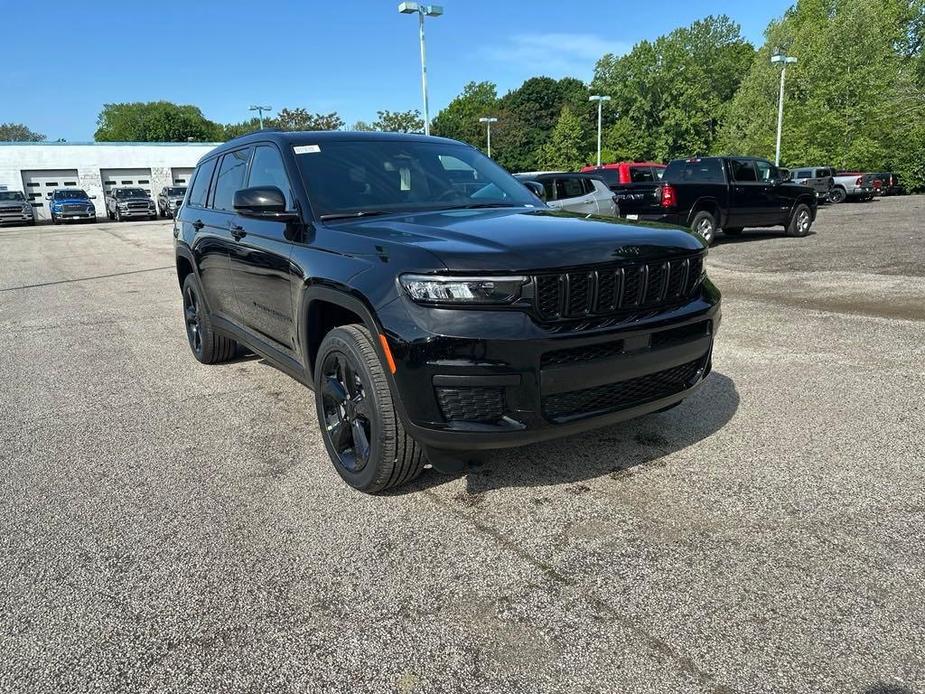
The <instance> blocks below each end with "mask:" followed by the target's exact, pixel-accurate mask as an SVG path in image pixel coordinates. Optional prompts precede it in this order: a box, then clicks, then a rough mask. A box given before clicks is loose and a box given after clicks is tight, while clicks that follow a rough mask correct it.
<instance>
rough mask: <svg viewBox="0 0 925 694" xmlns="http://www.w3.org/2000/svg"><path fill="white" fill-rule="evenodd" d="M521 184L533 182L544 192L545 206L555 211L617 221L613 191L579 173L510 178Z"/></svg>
mask: <svg viewBox="0 0 925 694" xmlns="http://www.w3.org/2000/svg"><path fill="white" fill-rule="evenodd" d="M514 176H515V177H516V178H518V179H520V180H521V181H535V182H536V183H539V184H540V185H542V186H543V190H544V191H545V192H546V198H545V199H546V204H547V205H549V206H550V207H553V208H556V209H559V210H568V211H569V212H582V213H584V214H600V215H606V216H610V217H618V216H619V214H620V209H619V207H618V205H617V202H616V199H615V198H614V194H613V191H612V190H610V187H609V186H608V185H607V184H606V183H604V182H603V181H602V180H601V179H599V178H596V177H594V176H589V175H588V174H580V173H523V174H514Z"/></svg>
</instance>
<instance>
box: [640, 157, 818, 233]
mask: <svg viewBox="0 0 925 694" xmlns="http://www.w3.org/2000/svg"><path fill="white" fill-rule="evenodd" d="M659 207H660V208H661V213H660V214H654V215H647V216H646V218H648V219H654V220H656V221H661V222H669V223H671V224H679V225H681V226H686V227H690V228H691V229H692V230H693V231H694V232H695V233H697V234H699V235H700V236H701V237H703V239H704V241H706V242H707V243H708V244H709V243H712V242H713V240H714V239H715V238H716V233H717V232H718V231H720V230H722V231H723V232H725V233H726V234H729V235H736V234H741V233H742V229H744V228H745V227H772V226H783V227H784V228H785V229H786V230H787V234H788V235H789V236H806V235H807V234H808V233H809V229H810V227H811V226H812V223H813V221H814V220H815V219H816V208H817V203H816V194H815V192H814V191H812V190H810V189H808V188H807V187H806V186H801V185H799V184H796V183H792V182H790V181H786V180H784V178H783V176H782V175H781V173H780V171H779V170H778V168H777V167H776V166H774V164H772V163H771V162H769V161H767V160H766V159H759V158H757V157H695V158H692V159H676V160H674V161H672V162H670V163H669V164H668V168H666V169H665V173H664V175H663V176H662V183H661V187H660V190H659Z"/></svg>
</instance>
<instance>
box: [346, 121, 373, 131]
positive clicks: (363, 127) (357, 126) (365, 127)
mask: <svg viewBox="0 0 925 694" xmlns="http://www.w3.org/2000/svg"><path fill="white" fill-rule="evenodd" d="M351 130H356V131H357V132H361V133H362V132H371V131H373V130H375V128H374V127H373V126H372V125H371V124H370V123H367V122H366V121H365V120H358V121H357V122H356V123H354V124H353V127H352V128H351Z"/></svg>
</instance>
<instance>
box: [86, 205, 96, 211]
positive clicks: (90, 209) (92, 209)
mask: <svg viewBox="0 0 925 694" xmlns="http://www.w3.org/2000/svg"><path fill="white" fill-rule="evenodd" d="M87 212H96V208H95V207H94V206H93V205H88V206H87Z"/></svg>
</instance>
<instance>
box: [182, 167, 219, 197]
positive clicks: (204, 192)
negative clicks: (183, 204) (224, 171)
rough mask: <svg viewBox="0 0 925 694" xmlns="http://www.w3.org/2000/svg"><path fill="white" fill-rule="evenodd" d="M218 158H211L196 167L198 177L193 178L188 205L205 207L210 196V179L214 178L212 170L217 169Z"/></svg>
mask: <svg viewBox="0 0 925 694" xmlns="http://www.w3.org/2000/svg"><path fill="white" fill-rule="evenodd" d="M216 161H217V159H209V161H205V162H203V163H202V164H200V165H199V168H198V169H196V177H195V179H194V180H193V187H192V189H191V190H190V192H189V200H188V201H187V204H188V205H192V206H193V207H205V205H206V199H207V198H208V197H209V181H211V180H212V172H213V171H215V162H216Z"/></svg>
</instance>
